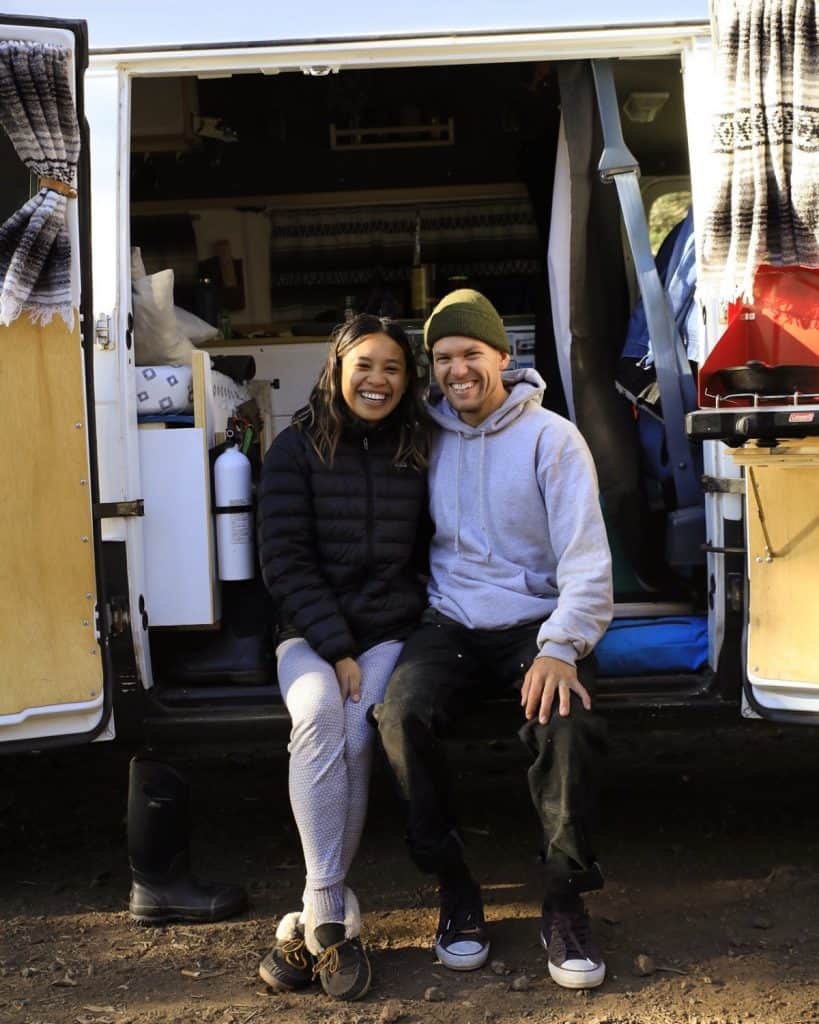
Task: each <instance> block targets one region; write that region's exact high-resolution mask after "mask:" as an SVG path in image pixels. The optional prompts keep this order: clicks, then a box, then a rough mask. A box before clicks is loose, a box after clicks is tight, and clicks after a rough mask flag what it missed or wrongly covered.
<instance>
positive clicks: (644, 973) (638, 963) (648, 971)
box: [633, 953, 657, 978]
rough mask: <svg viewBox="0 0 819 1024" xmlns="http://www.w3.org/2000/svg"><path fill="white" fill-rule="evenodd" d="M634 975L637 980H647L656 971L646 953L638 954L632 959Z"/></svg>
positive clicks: (655, 966) (654, 965)
mask: <svg viewBox="0 0 819 1024" xmlns="http://www.w3.org/2000/svg"><path fill="white" fill-rule="evenodd" d="M633 970H634V973H635V974H636V975H637V977H638V978H648V977H649V976H650V975H652V974H654V973H655V972H656V970H657V965H656V964H655V963H654V961H653V960H652V958H651V957H650V956H649V955H648V954H647V953H638V954H637V956H636V957H635V958H634V965H633Z"/></svg>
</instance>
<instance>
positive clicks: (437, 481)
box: [429, 370, 612, 664]
mask: <svg viewBox="0 0 819 1024" xmlns="http://www.w3.org/2000/svg"><path fill="white" fill-rule="evenodd" d="M503 381H504V385H505V386H506V389H507V391H508V392H509V394H508V397H507V398H506V401H505V402H504V403H503V405H502V406H501V407H500V408H499V409H496V410H495V412H493V413H492V414H491V415H490V416H488V417H487V419H485V420H484V421H483V423H481V424H479V425H478V426H477V427H471V426H469V424H468V423H464V422H463V420H461V419H459V417H458V414H457V413H456V412H455V411H454V410H453V409H452V407H451V406H450V404H449V402H448V401H447V400H446V399H445V398H441V399H439V400H438V401H437V402H435V403H434V404H430V405H429V412H430V415H431V416H432V418H433V420H434V421H435V423H436V424H437V425H438V427H439V429H438V430H435V431H434V432H433V433H434V436H433V441H432V453H431V458H430V470H429V487H430V512H431V515H432V519H433V522H434V524H435V534H434V537H433V539H432V543H431V548H430V582H429V601H430V605H431V606H432V607H433V608H435V609H436V610H437V611H439V612H441V613H442V614H443V615H446V616H448V617H449V618H451V619H455V620H456V621H457V622H460V623H461V624H462V625H464V626H467V627H468V628H470V629H508V628H510V627H513V626H520V625H523V624H524V623H528V622H536V621H541V622H542V625H541V627H540V630H539V632H538V637H537V642H538V646H539V648H540V653H541V654H542V655H549V656H551V657H554V658H560V659H562V660H563V661H567V662H570V663H571V664H574V662H575V660H576V659H578V658H583V657H585V656H586V655H587V654H589V653H590V651H591V650H592V648H593V647H594V645H595V644H596V643H597V641H598V640H599V639H600V637H601V636H602V635H603V633H604V631H605V629H606V626H607V625H608V624H609V622H610V620H611V615H612V583H611V555H610V552H609V546H608V541H607V539H606V530H605V526H604V525H603V516H602V513H601V511H600V500H599V495H598V490H597V475H596V473H595V469H594V463H593V462H592V457H591V454H590V452H589V449H588V447H587V446H586V442H585V441H584V440H583V438H582V436H581V435H580V432H579V431H578V430H577V428H576V427H575V426H574V425H573V424H572V423H570V422H569V421H568V420H566V419H564V418H563V417H562V416H558V415H556V414H555V413H553V412H549V411H548V410H546V409H544V408H543V407H542V406H541V404H540V402H541V399H542V397H543V392H544V390H545V387H546V385H545V384H544V382H543V380H542V378H541V377H540V376H539V374H537V373H536V372H535V371H534V370H507V371H506V372H505V373H504V374H503Z"/></svg>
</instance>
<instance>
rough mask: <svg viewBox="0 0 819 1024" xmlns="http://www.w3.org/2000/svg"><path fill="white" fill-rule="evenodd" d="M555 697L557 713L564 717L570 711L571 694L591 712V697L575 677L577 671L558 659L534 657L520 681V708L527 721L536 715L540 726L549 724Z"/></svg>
mask: <svg viewBox="0 0 819 1024" xmlns="http://www.w3.org/2000/svg"><path fill="white" fill-rule="evenodd" d="M556 693H557V694H558V696H559V703H558V713H559V714H560V715H561V716H562V717H564V718H565V716H566V715H568V714H569V711H570V710H571V695H572V694H573V693H576V694H577V696H578V697H579V698H580V699H581V700H582V701H583V707H584V708H585V709H586V710H587V711H591V697H590V696H589V694H588V691H587V690H586V687H585V686H584V685H583V684H582V683H581V682H580V680H579V679H578V678H577V669H576V668H575V667H574V665H571V664H569V662H568V661H561V660H560V658H548V657H541V658H535V660H534V661H533V662H532V664H531V665H530V666H529V671H528V672H527V673H526V675H525V677H524V679H523V689H522V690H521V692H520V703H521V707H523V708H524V709H525V715H526V718H527V719H530V718H534V717H535V715H537V716H538V720H539V721H540V723H541V725H545V724H546V723H547V722H548V721H549V717H550V716H551V714H552V704H553V703H554V699H555V694H556Z"/></svg>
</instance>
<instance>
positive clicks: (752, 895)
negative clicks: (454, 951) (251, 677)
mask: <svg viewBox="0 0 819 1024" xmlns="http://www.w3.org/2000/svg"><path fill="white" fill-rule="evenodd" d="M612 738H613V743H612V755H611V761H610V771H609V773H608V779H607V785H606V791H605V794H604V812H603V822H602V827H601V830H600V842H599V847H600V854H601V859H602V863H603V867H604V870H605V873H606V876H607V886H606V888H605V889H604V890H603V891H602V892H600V893H597V894H594V895H593V896H591V897H590V898H589V901H588V902H589V907H590V910H591V913H592V916H593V919H594V922H595V927H596V929H597V933H598V936H599V939H600V941H601V945H602V946H603V949H604V951H605V956H606V961H607V963H608V978H607V980H606V982H605V984H604V986H603V987H602V988H600V989H598V990H596V991H594V992H591V993H586V992H580V993H575V992H569V991H566V990H562V989H560V988H558V987H557V986H555V985H554V983H552V982H551V981H550V979H549V977H548V972H547V969H546V963H545V958H544V955H543V954H542V952H541V951H540V948H539V945H538V940H537V933H538V914H539V889H538V864H537V860H536V857H535V852H536V847H537V835H536V830H535V825H534V816H533V813H532V811H531V809H530V806H529V803H528V796H527V792H526V786H525V780H524V774H523V773H524V770H525V760H524V755H523V753H522V750H519V749H518V744H517V740H515V739H514V737H513V738H511V739H509V740H508V741H501V742H498V741H496V742H493V743H491V744H488V743H485V742H479V741H474V742H469V743H465V744H460V745H459V746H458V747H456V748H455V750H454V751H453V770H454V771H455V772H456V773H457V779H456V786H457V791H458V794H459V796H458V799H459V805H460V807H461V808H462V816H461V817H462V827H463V831H464V834H465V836H466V838H467V840H468V847H469V856H470V859H471V861H472V864H473V865H474V868H475V872H476V874H477V875H478V876H479V877H480V879H481V881H482V882H483V884H484V887H485V888H484V892H485V895H486V899H487V914H488V918H489V922H490V927H491V934H492V943H493V945H492V955H491V958H490V965H488V966H487V967H486V968H484V969H483V970H480V971H477V972H474V973H471V974H462V975H454V974H451V973H448V972H447V971H446V970H445V969H444V968H443V967H441V966H440V965H437V964H436V963H435V962H434V959H433V957H432V954H431V953H430V950H429V946H430V941H431V937H432V931H433V928H434V925H435V921H436V917H437V912H436V900H435V891H434V888H433V887H432V885H430V884H429V883H428V882H427V880H425V879H424V878H423V877H422V876H420V875H419V874H418V873H417V872H416V871H415V870H414V869H413V868H412V867H411V865H410V864H409V863H408V860H407V858H406V855H405V852H404V849H403V843H402V828H401V822H400V820H399V817H398V815H397V813H396V810H395V808H394V806H393V803H392V800H391V794H390V791H389V787H388V786H387V784H386V780H385V778H384V776H383V773H380V774H379V773H377V774H376V777H375V780H374V792H373V803H372V810H371V815H370V821H369V824H368V829H367V833H366V835H365V839H364V843H363V846H362V849H361V852H360V855H359V858H358V862H357V864H356V867H355V870H354V875H353V877H352V879H351V882H352V884H353V886H354V887H355V889H356V890H357V892H358V895H359V898H360V900H361V904H362V907H363V909H364V911H365V935H366V941H367V943H368V947H369V949H370V951H371V959H372V964H373V972H374V984H373V988H372V991H371V993H370V994H369V995H368V997H367V998H366V999H365V1000H364V1001H363V1002H361V1003H356V1004H352V1005H340V1004H338V1003H332V1002H331V1001H329V1000H328V999H326V998H325V997H324V996H323V995H321V994H319V993H318V992H317V991H315V990H311V991H309V992H308V993H306V994H294V995H284V996H282V995H275V994H271V993H269V992H268V991H267V990H266V988H265V986H264V984H263V983H262V982H261V981H260V980H259V978H258V975H257V973H256V971H257V966H258V963H259V960H260V958H261V957H262V956H263V954H264V953H265V952H266V951H267V950H268V948H269V947H270V945H271V941H272V936H273V931H274V928H275V924H276V922H277V920H278V918H279V916H280V915H282V914H283V913H285V912H287V911H288V910H291V909H294V908H295V907H296V904H297V898H298V896H299V894H300V892H301V871H300V866H299V849H298V845H297V836H296V833H295V829H294V826H293V825H292V823H291V819H290V814H289V810H288V805H287V786H286V761H285V758H284V757H283V755H282V753H281V751H280V752H279V753H277V754H276V755H275V756H269V755H268V756H261V755H259V754H256V755H249V754H241V755H240V754H233V755H229V756H225V755H219V756H217V755H212V754H211V755H204V754H201V755H200V756H198V757H197V758H195V759H190V758H189V759H187V760H185V761H184V767H185V770H186V771H187V772H188V773H189V775H190V777H191V780H192V781H193V783H194V789H195V804H194V816H195V830H194V854H195V860H196V863H197V866H198V868H199V870H200V874H201V875H202V876H203V877H207V876H209V877H217V878H223V879H234V880H239V881H241V882H243V883H244V884H245V885H246V886H247V887H248V889H249V891H250V894H251V906H250V909H249V910H248V911H247V912H246V913H245V914H243V915H242V916H241V917H240V918H238V919H236V920H234V921H231V922H226V923H223V924H219V925H210V926H200V927H191V926H184V925H172V926H167V927H164V928H158V929H146V928H141V927H139V926H136V925H134V924H132V923H131V922H130V921H129V919H128V915H127V910H126V906H127V897H128V885H129V876H128V870H127V864H126V850H125V827H124V809H125V794H126V774H127V752H126V751H123V750H117V749H112V748H110V747H106V746H104V745H96V746H94V747H92V748H87V749H81V750H71V751H65V752H61V753H49V754H41V755H36V756H27V757H15V758H6V759H0V1022H2V1024H92V1022H96V1024H149V1022H151V1024H160V1022H161V1024H170V1022H174V1024H175V1022H183V1021H184V1022H197V1024H198V1022H215V1024H273V1022H275V1024H297V1022H298V1024H301V1022H308V1024H312V1022H319V1021H321V1022H331V1024H369V1022H372V1024H376V1022H378V1024H381V1022H384V1024H388V1022H392V1021H401V1022H404V1024H411V1022H422V1021H424V1022H426V1021H430V1022H435V1024H437V1022H449V1021H457V1022H459V1024H484V1022H498V1024H500V1022H510V1024H512V1022H518V1021H524V1020H526V1021H532V1022H550V1024H552V1022H555V1024H563V1022H571V1024H665V1022H669V1024H671V1022H674V1024H676V1022H685V1024H709V1022H718V1024H725V1022H730V1024H733V1022H739V1021H752V1022H754V1024H762V1022H768V1021H770V1022H777V1024H796V1022H801V1021H819V875H817V870H819V866H818V865H817V856H818V854H817V836H819V797H817V779H819V742H817V733H816V732H815V731H813V730H809V729H803V730H798V731H797V730H781V729H777V728H774V727H772V726H770V725H763V724H760V723H748V724H740V723H737V725H736V726H733V727H730V728H721V729H715V728H712V727H709V728H704V727H699V728H697V729H687V730H685V731H675V732H669V731H665V730H656V729H654V728H652V727H650V726H645V725H644V726H641V727H633V726H632V727H629V728H625V727H623V726H619V727H618V726H617V723H616V722H615V723H613V737H612Z"/></svg>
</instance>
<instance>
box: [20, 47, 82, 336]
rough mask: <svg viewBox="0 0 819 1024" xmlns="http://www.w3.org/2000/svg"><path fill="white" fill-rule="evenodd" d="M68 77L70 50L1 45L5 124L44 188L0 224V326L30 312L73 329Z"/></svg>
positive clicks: (73, 177)
mask: <svg viewBox="0 0 819 1024" xmlns="http://www.w3.org/2000/svg"><path fill="white" fill-rule="evenodd" d="M70 74H71V52H70V50H68V49H65V48H63V47H59V46H50V45H48V44H44V43H28V42H0V125H2V126H3V128H4V129H5V131H6V133H7V135H8V137H9V139H10V140H11V142H12V144H13V146H14V148H15V150H16V152H17V155H18V156H19V157H20V159H21V160H22V161H23V163H24V164H25V165H26V167H28V168H29V170H30V171H32V172H33V173H34V174H36V175H37V176H38V178H39V185H40V187H39V189H38V191H37V194H36V195H35V196H33V197H32V198H31V199H29V201H28V202H27V203H26V204H25V205H24V206H22V207H21V208H20V209H19V210H18V211H17V212H16V213H14V214H12V216H11V217H9V219H8V220H7V221H6V222H5V224H3V225H2V226H1V227H0V324H10V323H11V322H12V321H14V320H16V319H17V318H18V317H19V316H20V315H21V313H23V311H25V312H27V313H29V315H30V316H31V318H32V320H34V321H35V322H38V323H44V324H45V323H48V322H49V321H50V320H51V318H52V317H53V316H54V314H55V313H57V314H59V315H60V316H62V318H63V319H64V320H65V322H66V323H67V324H68V325H69V327H71V326H73V321H74V309H73V307H74V303H73V296H72V289H71V244H70V240H69V233H68V225H67V213H68V204H69V202H71V201H72V199H73V198H74V197H75V196H76V192H75V189H76V184H77V163H78V161H79V156H80V130H79V125H78V123H77V113H76V109H75V106H74V100H73V97H72V95H71V79H70Z"/></svg>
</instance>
